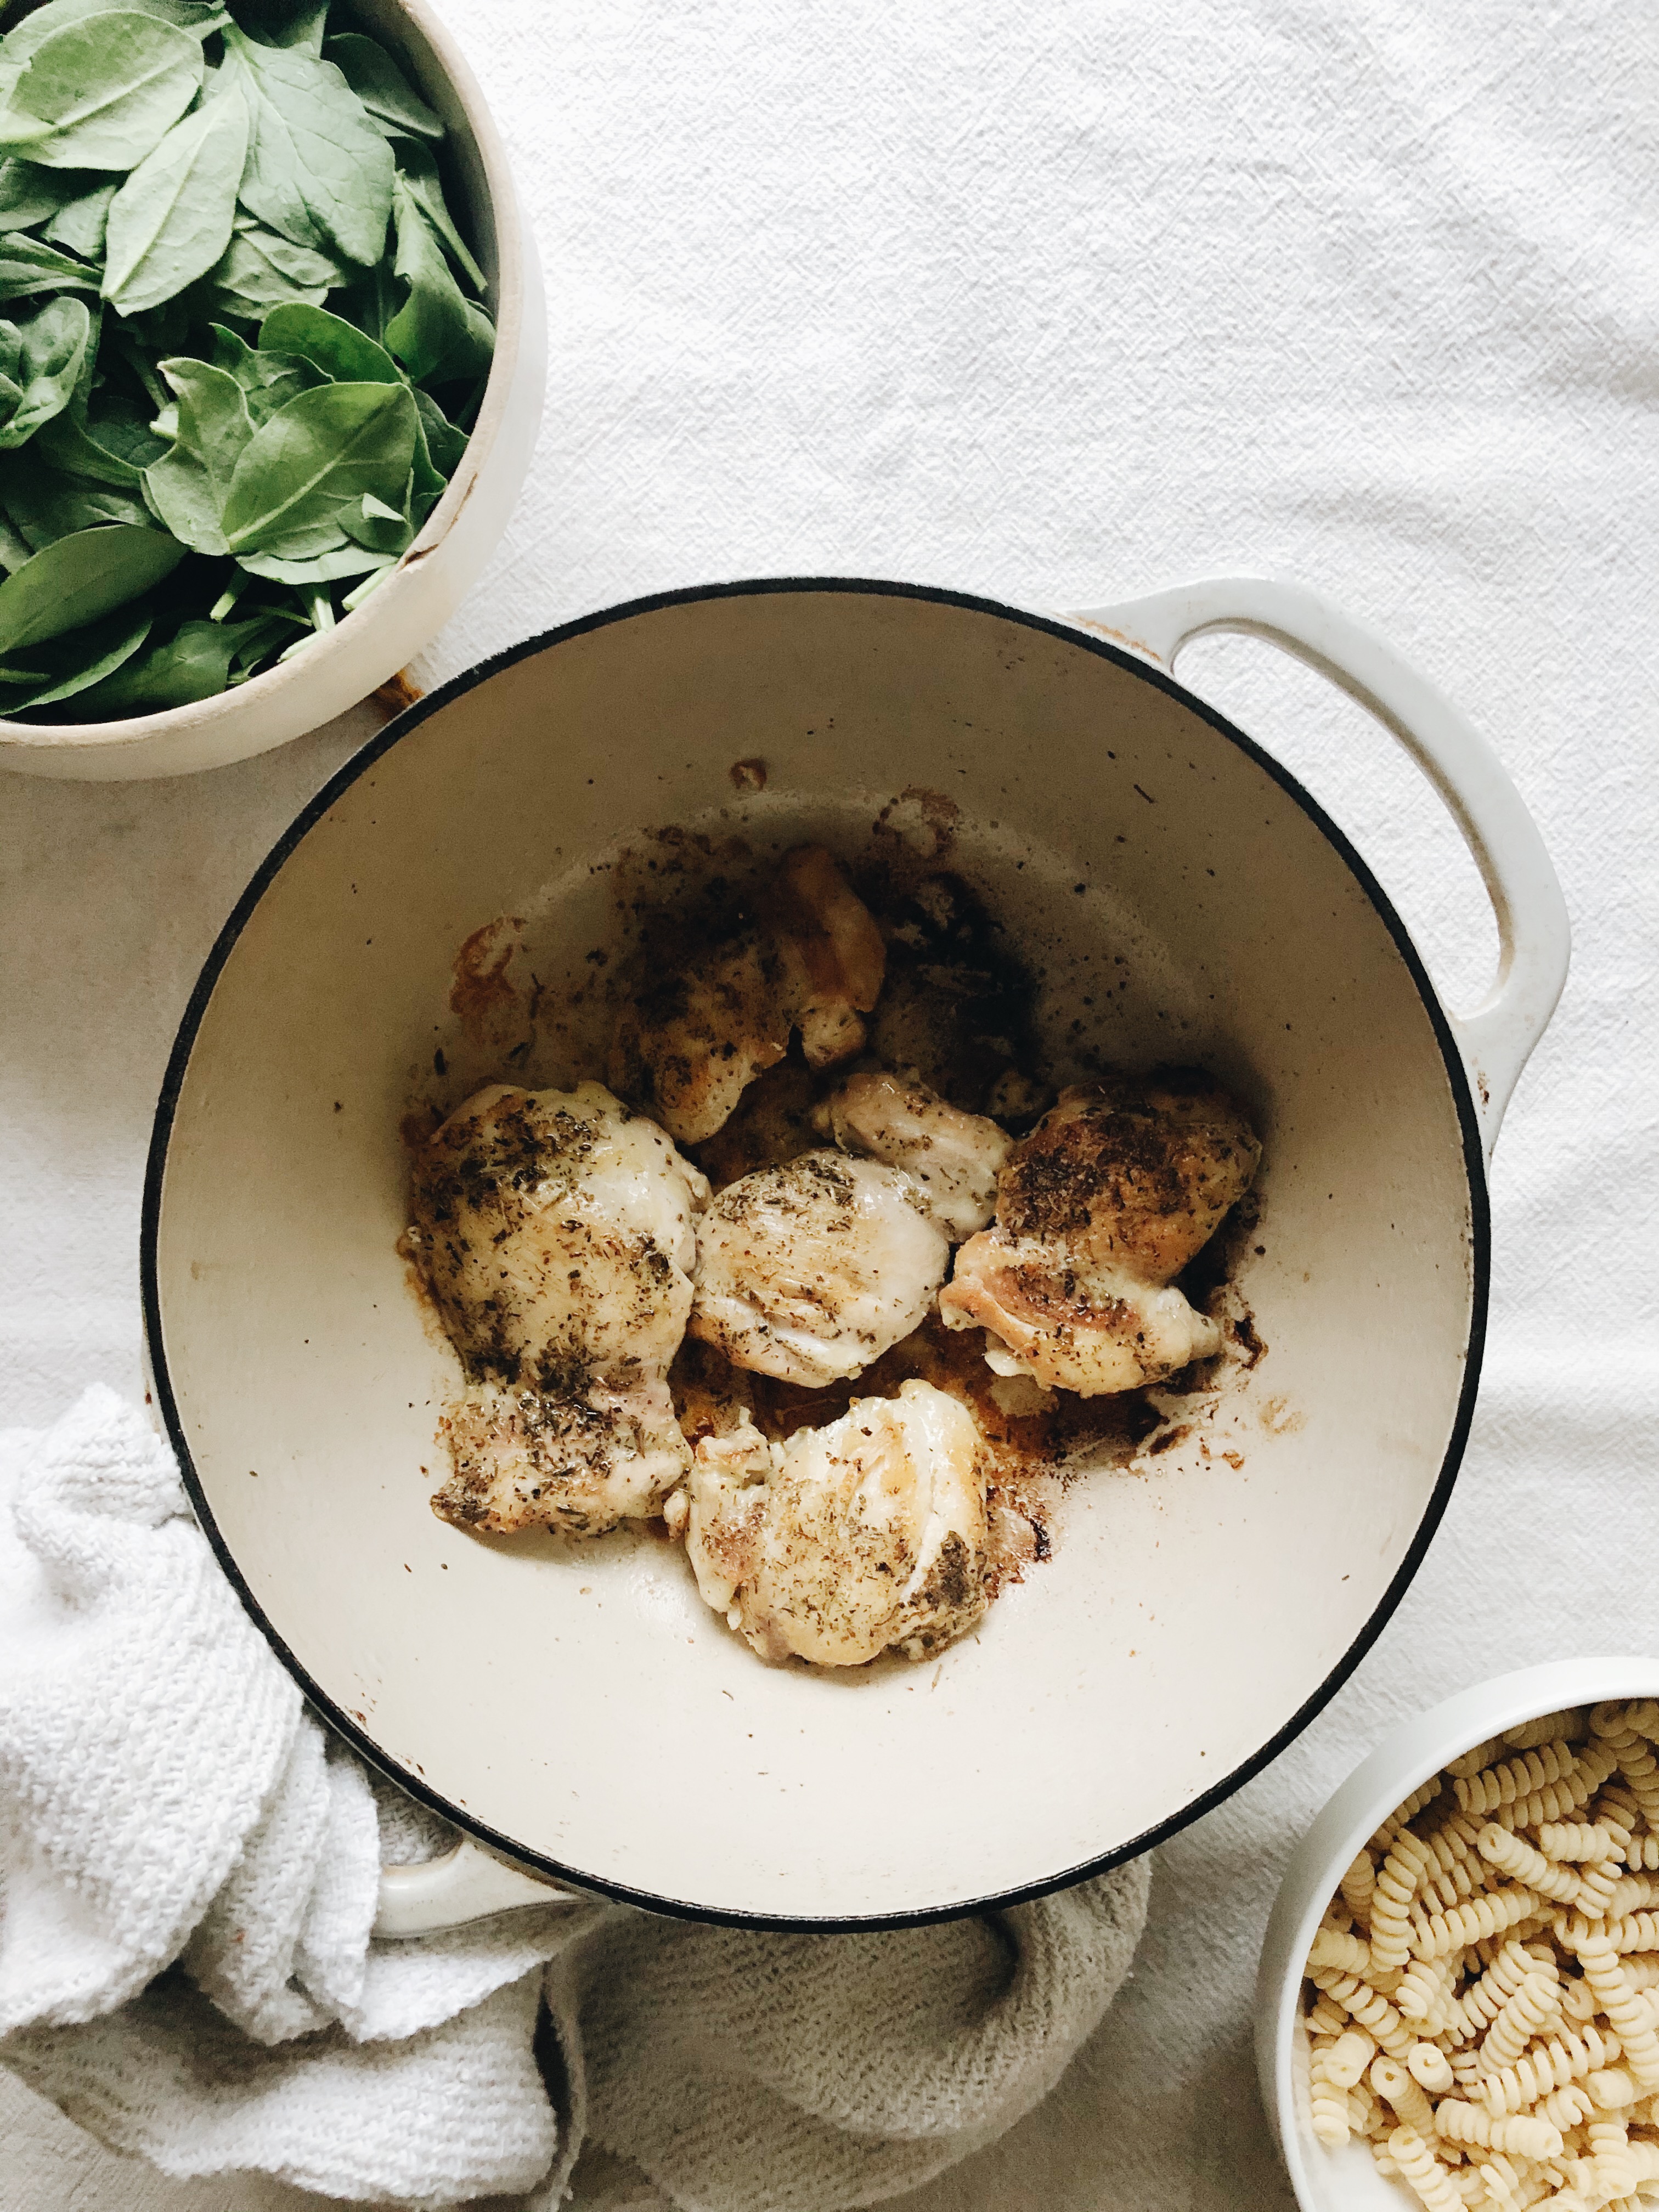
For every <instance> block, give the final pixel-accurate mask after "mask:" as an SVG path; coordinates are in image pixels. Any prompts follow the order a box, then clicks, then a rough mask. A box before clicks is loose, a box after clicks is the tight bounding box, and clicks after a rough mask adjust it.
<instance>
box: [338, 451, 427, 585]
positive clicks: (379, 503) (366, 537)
mask: <svg viewBox="0 0 1659 2212" xmlns="http://www.w3.org/2000/svg"><path fill="white" fill-rule="evenodd" d="M419 451H420V446H419V441H416V452H417V453H418V452H419ZM414 498H415V488H414V483H413V471H410V483H407V484H405V485H404V503H403V506H402V507H388V506H387V505H386V502H385V501H384V500H379V499H376V498H375V497H374V495H373V494H372V493H368V492H365V493H364V495H363V496H362V500H361V501H359V503H358V505H357V506H356V507H343V508H342V509H341V511H340V526H341V528H342V529H343V531H344V532H345V534H346V536H347V537H348V538H350V540H351V541H352V543H353V544H354V545H359V546H361V547H362V548H363V550H365V551H366V552H369V553H374V554H376V555H378V556H380V557H382V558H384V559H386V560H391V561H395V560H397V559H398V557H399V556H401V555H402V554H404V553H406V552H407V551H408V550H409V547H410V542H411V540H412V539H413V538H414V536H415V507H414Z"/></svg>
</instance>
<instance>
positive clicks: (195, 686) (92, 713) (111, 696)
mask: <svg viewBox="0 0 1659 2212" xmlns="http://www.w3.org/2000/svg"><path fill="white" fill-rule="evenodd" d="M256 627H263V625H256V624H253V623H212V622H187V623H180V624H179V629H178V631H177V633H176V634H175V635H173V636H172V637H170V638H168V639H167V641H166V642H165V643H164V644H161V645H153V646H152V647H150V649H149V652H148V653H145V654H144V656H143V659H140V660H134V661H131V662H130V663H129V664H128V665H127V666H126V667H125V668H123V669H122V670H121V671H119V673H118V674H117V675H115V676H113V677H112V678H109V679H108V680H107V681H106V682H105V683H103V684H100V685H99V687H98V689H97V690H96V691H88V692H87V693H85V694H84V695H83V696H82V699H81V702H80V706H79V709H78V712H79V713H80V714H81V715H82V716H83V717H84V718H85V719H86V720H88V721H112V720H116V719H117V718H118V717H119V716H121V715H125V714H161V712H162V711H163V710H164V709H165V708H168V707H189V706H193V705H194V704H195V702H196V701H197V700H198V699H211V698H212V697H213V696H215V695H216V693H217V692H220V691H222V690H224V688H225V685H226V684H227V683H228V680H229V677H230V665H231V662H232V661H233V659H234V658H235V655H236V653H237V650H238V647H239V646H240V644H241V643H242V642H243V641H244V639H245V638H246V635H247V633H248V632H249V631H251V630H252V629H255V628H256Z"/></svg>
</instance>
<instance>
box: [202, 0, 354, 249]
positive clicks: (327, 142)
mask: <svg viewBox="0 0 1659 2212" xmlns="http://www.w3.org/2000/svg"><path fill="white" fill-rule="evenodd" d="M225 55H226V66H227V68H230V67H233V66H234V67H236V68H238V69H239V70H240V73H241V82H242V84H243V88H244V90H245V91H246V93H247V95H248V106H249V112H250V114H251V116H252V135H251V137H250V138H249V142H248V157H247V170H246V174H245V175H244V176H243V179H242V185H241V198H242V204H243V206H244V207H246V208H247V209H249V210H251V211H252V213H253V214H254V215H256V216H258V217H259V219H260V221H261V222H265V223H268V224H269V225H270V228H271V229H273V230H276V231H280V232H281V233H282V234H283V236H284V237H286V238H289V239H291V240H293V241H294V242H295V245H298V246H334V247H335V248H336V249H337V251H338V252H340V253H341V254H342V255H343V257H344V258H345V259H346V260H348V261H356V262H361V263H362V264H363V265H364V266H365V267H373V265H374V264H375V263H376V262H377V261H380V260H382V259H384V258H385V255H386V224H387V222H388V221H389V220H390V217H391V213H392V167H393V165H392V149H391V148H390V147H389V146H388V145H387V144H386V140H385V139H384V138H383V137H381V136H380V132H379V131H377V130H376V129H375V128H374V125H373V124H372V123H371V122H370V121H369V119H368V116H367V114H366V113H365V112H364V111H363V104H362V101H361V100H359V99H358V97H357V95H356V93H355V92H353V90H352V89H351V87H350V86H349V84H348V83H347V82H346V81H345V79H344V77H343V76H341V74H340V72H339V70H337V69H336V68H335V66H334V64H332V62H325V61H324V60H322V59H321V58H319V56H317V55H315V54H308V53H307V52H304V51H303V50H302V49H301V48H298V47H283V48H278V47H271V46H256V45H255V44H254V43H253V41H252V40H251V39H247V38H245V37H244V36H243V35H242V33H240V32H239V31H236V30H234V29H233V30H229V31H227V32H226V33H225Z"/></svg>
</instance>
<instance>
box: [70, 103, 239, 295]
mask: <svg viewBox="0 0 1659 2212" xmlns="http://www.w3.org/2000/svg"><path fill="white" fill-rule="evenodd" d="M246 155H247V103H246V100H244V99H243V98H242V96H241V94H240V92H238V91H237V89H236V88H235V87H234V85H233V86H232V88H230V90H229V91H228V92H227V93H225V94H223V95H222V97H221V98H220V99H218V100H215V101H214V102H213V103H212V105H211V106H208V107H198V108H197V110H196V112H194V113H193V114H191V115H187V116H186V117H185V119H184V121H183V122H182V123H175V124H174V125H173V128H172V130H171V131H168V132H167V137H165V138H163V139H162V141H161V144H160V145H159V146H157V147H156V148H155V150H154V151H153V152H152V153H150V154H148V155H145V157H144V159H143V161H141V162H140V163H139V164H138V166H137V168H136V169H135V170H134V171H133V173H132V174H131V176H130V177H129V178H128V179H127V180H126V182H125V184H124V185H122V187H121V189H120V191H118V192H117V194H116V195H115V200H114V204H113V205H112V207H111V209H110V211H109V236H108V249H107V258H106V265H105V269H104V297H105V298H106V300H108V301H111V302H112V304H113V305H114V306H115V307H117V308H118V310H119V311H120V313H122V314H124V315H131V314H136V313H137V312H138V311H139V310H140V309H141V308H143V307H159V306H160V305H161V301H163V300H170V299H172V298H173V295H175V294H176V293H179V292H182V291H183V289H185V285H186V284H193V283H195V281H196V279H197V277H198V276H205V275H206V274H207V272H208V270H210V269H211V268H212V267H213V265H214V264H215V263H216V261H217V260H219V258H221V256H222V254H223V253H224V252H225V250H226V248H227V247H228V246H229V244H230V233H231V225H232V224H233V223H234V222H235V220H236V186H237V185H238V183H239V181H240V178H241V174H242V164H243V161H245V160H246ZM60 220H61V218H60Z"/></svg>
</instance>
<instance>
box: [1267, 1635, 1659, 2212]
mask: <svg viewBox="0 0 1659 2212" xmlns="http://www.w3.org/2000/svg"><path fill="white" fill-rule="evenodd" d="M1652 1697H1659V1659H1559V1660H1555V1661H1553V1662H1551V1663H1550V1664H1549V1665H1548V1666H1544V1667H1523V1668H1521V1669H1520V1670H1519V1671H1518V1672H1517V1673H1516V1674H1499V1675H1498V1676H1496V1677H1495V1678H1494V1679H1493V1680H1492V1681H1490V1682H1477V1683H1476V1684H1475V1685H1474V1687H1473V1688H1472V1689H1468V1690H1460V1691H1459V1692H1458V1693H1457V1695H1456V1696H1455V1698H1448V1699H1445V1701H1444V1702H1443V1704H1441V1705H1433V1706H1431V1708H1430V1709H1429V1711H1427V1712H1425V1713H1419V1714H1417V1715H1416V1716H1415V1717H1414V1718H1413V1719H1411V1720H1408V1721H1402V1722H1401V1724H1400V1726H1399V1727H1398V1728H1397V1729H1395V1730H1394V1731H1393V1732H1392V1734H1390V1735H1387V1736H1385V1737H1384V1738H1383V1741H1382V1742H1381V1743H1380V1744H1378V1745H1377V1747H1376V1750H1375V1751H1374V1752H1372V1753H1371V1754H1370V1757H1369V1758H1368V1759H1364V1760H1362V1761H1361V1763H1360V1764H1359V1765H1358V1766H1357V1767H1355V1769H1354V1771H1353V1772H1352V1774H1351V1775H1350V1776H1349V1777H1348V1778H1347V1780H1346V1782H1345V1783H1344V1784H1342V1787H1341V1788H1340V1790H1337V1792H1336V1793H1335V1795H1334V1796H1333V1797H1332V1798H1331V1799H1330V1800H1329V1802H1328V1804H1327V1805H1326V1806H1325V1808H1324V1810H1323V1811H1322V1813H1321V1814H1320V1815H1319V1817H1318V1819H1317V1820H1316V1821H1315V1822H1314V1824H1313V1826H1312V1827H1310V1829H1309V1831H1308V1832H1307V1834H1306V1835H1305V1836H1304V1838H1303V1839H1302V1842H1301V1844H1299V1845H1298V1846H1297V1851H1296V1854H1295V1856H1294V1857H1292V1859H1291V1863H1290V1865H1289V1866H1288V1867H1287V1868H1286V1869H1285V1879H1284V1881H1283V1882H1281V1884H1280V1885H1279V1896H1278V1899H1277V1900H1276V1901H1275V1903H1274V1905H1273V1914H1272V1917H1270V1919H1269V1920H1268V1923H1267V1938H1266V1941H1265V1942H1263V1944H1262V1948H1261V1972H1260V1974H1259V1976H1258V1978H1257V1981H1256V2009H1255V2062H1256V2072H1257V2075H1258V2076H1259V2078H1260V2081H1261V2097H1262V2102H1263V2103H1264V2104H1265V2105H1266V2106H1267V2115H1268V2118H1269V2119H1270V2120H1271V2121H1272V2123H1273V2133H1274V2134H1275V2136H1277V2137H1278V2139H1279V2150H1280V2152H1281V2154H1282V2155H1283V2157H1284V2160H1285V2168H1286V2171H1287V2172H1289V2174H1290V2177H1291V2187H1292V2188H1293V2189H1294V2190H1295V2191H1296V2201H1297V2203H1298V2204H1299V2205H1300V2206H1301V2207H1302V2212H1400V2208H1401V2207H1402V2206H1407V2205H1409V2206H1417V2202H1418V2200H1417V2198H1416V2197H1415V2196H1414V2195H1413V2192H1412V2191H1410V2190H1409V2189H1407V2187H1406V2185H1404V2183H1403V2182H1395V2181H1389V2180H1386V2179H1384V2178H1383V2175H1382V2174H1380V2173H1379V2172H1377V2170H1376V2163H1375V2161H1374V2160H1373V2159H1372V2157H1371V2154H1370V2148H1369V2146H1368V2145H1366V2144H1364V2143H1362V2142H1348V2143H1346V2144H1344V2146H1343V2147H1342V2148H1341V2149H1340V2150H1332V2149H1329V2148H1328V2147H1327V2146H1326V2145H1325V2144H1323V2143H1322V2142H1319V2141H1318V2140H1317V2139H1316V2136H1315V2135H1314V2132H1313V2125H1312V2116H1311V2112H1310V2106H1309V2087H1308V2059H1309V2052H1308V2037H1307V2031H1306V2029H1305V2028H1304V2027H1303V2026H1302V2022H1301V2005H1300V2002H1299V1996H1300V1991H1301V1987H1302V1978H1303V1967H1304V1964H1305V1963H1306V1960H1307V1956H1308V1948H1309V1946H1310V1944H1311V1943H1312V1942H1313V1938H1314V1930H1315V1929H1316V1928H1317V1927H1318V1925H1319V1922H1320V1917H1321V1915H1322V1913H1323V1911H1324V1910H1325V1907H1326V1906H1327V1905H1328V1904H1329V1903H1330V1901H1331V1899H1332V1898H1333V1897H1334V1895H1335V1893H1336V1887H1337V1884H1338V1882H1339V1881H1340V1880H1341V1878H1342V1875H1344V1873H1345V1872H1346V1869H1347V1868H1348V1867H1349V1866H1350V1865H1351V1864H1352V1860H1353V1857H1354V1854H1355V1852H1356V1851H1358V1849H1359V1847H1360V1845H1361V1844H1364V1841H1365V1839H1366V1838H1367V1837H1369V1836H1372V1835H1374V1834H1375V1833H1376V1831H1377V1829H1378V1828H1379V1827H1381V1826H1382V1825H1383V1821H1384V1820H1386V1819H1387V1818H1388V1816H1389V1814H1390V1813H1392V1812H1393V1810H1394V1808H1395V1806H1396V1805H1399V1804H1402V1803H1403V1802H1405V1800H1406V1799H1407V1797H1409V1796H1410V1795H1411V1793H1412V1791H1413V1790H1415V1789H1416V1788H1417V1787H1418V1785H1419V1784H1420V1783H1424V1782H1426V1781H1427V1780H1428V1778H1429V1777H1430V1776H1431V1774H1437V1773H1438V1772H1439V1771H1440V1770H1441V1768H1442V1767H1443V1766H1444V1765H1446V1763H1447V1761H1448V1760H1449V1759H1457V1758H1460V1757H1461V1756H1462V1753H1464V1752H1466V1751H1469V1750H1472V1749H1473V1747H1474V1746H1475V1745H1476V1744H1478V1743H1484V1742H1486V1740H1487V1739H1488V1738H1489V1737H1491V1736H1495V1735H1501V1734H1502V1733H1503V1731H1504V1729H1509V1728H1515V1727H1516V1726H1517V1725H1518V1724H1519V1723H1521V1722H1522V1721H1529V1720H1535V1719H1536V1718H1537V1717H1539V1715H1540V1714H1541V1713H1553V1712H1559V1711H1561V1710H1562V1708H1563V1707H1564V1706H1567V1705H1599V1704H1600V1703H1601V1701H1602V1700H1603V1699H1613V1698H1619V1699H1624V1698H1652ZM1418 2212H1420V2207H1419V2208H1418Z"/></svg>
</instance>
